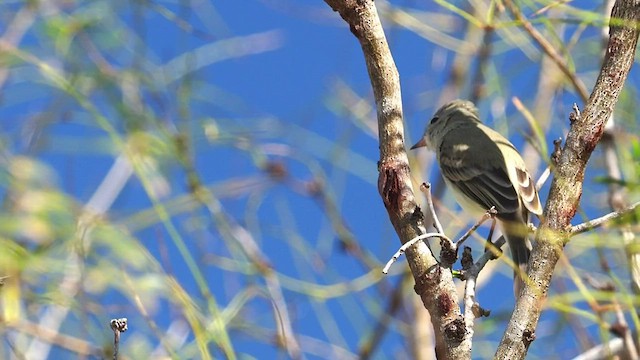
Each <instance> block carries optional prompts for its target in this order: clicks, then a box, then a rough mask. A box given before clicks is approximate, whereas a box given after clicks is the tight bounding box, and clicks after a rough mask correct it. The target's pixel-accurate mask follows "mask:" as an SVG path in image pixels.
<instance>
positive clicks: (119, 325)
mask: <svg viewBox="0 0 640 360" xmlns="http://www.w3.org/2000/svg"><path fill="white" fill-rule="evenodd" d="M109 325H110V326H111V330H113V360H118V350H119V349H120V334H122V333H123V332H125V331H127V329H129V327H128V325H127V318H120V319H111V321H110V322H109Z"/></svg>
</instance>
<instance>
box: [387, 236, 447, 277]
mask: <svg viewBox="0 0 640 360" xmlns="http://www.w3.org/2000/svg"><path fill="white" fill-rule="evenodd" d="M432 237H434V238H440V239H442V240H444V241H446V242H448V243H450V244H452V246H453V248H454V249H455V244H453V241H451V239H449V238H448V237H447V236H446V235H445V234H441V233H426V234H422V235H419V236H416V237H414V238H413V239H411V240H409V241H407V242H406V243H404V244H402V246H401V247H400V249H398V251H396V253H395V254H393V257H391V259H389V261H387V264H386V265H385V266H384V268H383V269H382V273H383V274H388V273H389V269H390V268H391V265H393V263H394V262H396V260H398V258H399V257H400V256H402V254H404V252H405V251H407V249H408V248H410V247H411V246H413V245H415V244H416V243H417V242H419V241H420V240H423V239H428V238H432Z"/></svg>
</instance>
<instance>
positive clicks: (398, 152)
mask: <svg viewBox="0 0 640 360" xmlns="http://www.w3.org/2000/svg"><path fill="white" fill-rule="evenodd" d="M325 1H326V3H327V4H329V6H331V8H332V9H333V10H334V11H337V12H338V13H339V14H340V16H341V17H342V18H343V19H344V20H345V21H346V22H347V23H348V24H349V28H350V30H351V32H352V33H353V34H354V35H355V36H356V38H357V39H358V41H359V42H360V45H361V47H362V51H363V53H364V58H365V62H366V64H367V70H368V72H369V78H370V80H371V85H372V87H373V93H374V97H375V102H376V108H377V115H378V131H379V135H380V136H379V140H380V162H379V166H378V170H379V178H378V191H379V192H380V195H381V196H382V200H383V202H384V205H385V207H386V209H387V212H388V213H389V218H390V220H391V223H392V224H393V226H394V228H395V230H396V232H397V233H398V236H399V237H400V241H401V242H402V243H405V242H407V241H409V240H410V239H412V238H415V237H417V236H420V235H422V234H424V233H426V229H425V226H424V215H423V214H422V212H421V211H420V208H419V207H418V205H417V204H416V201H415V196H414V193H413V189H412V184H411V178H410V173H409V162H408V159H407V154H406V152H405V146H404V136H403V133H404V131H403V124H402V121H403V119H402V102H401V93H400V79H399V75H398V71H397V69H396V66H395V63H394V61H393V58H392V56H391V52H390V50H389V46H388V44H387V41H386V38H385V35H384V31H383V29H382V25H381V23H380V19H379V17H378V13H377V10H376V7H375V3H374V1H371V0H369V1H365V0H325ZM407 261H408V262H409V266H410V268H411V271H412V273H413V276H414V279H415V281H416V286H415V290H416V292H417V293H418V294H419V295H420V297H421V298H422V302H423V303H424V305H425V307H426V308H427V310H429V313H430V314H431V319H432V322H433V326H434V330H435V334H436V342H437V345H436V353H437V354H438V355H439V356H440V357H443V358H446V359H465V358H467V359H468V358H470V357H471V340H470V339H468V338H466V337H465V334H466V332H467V330H466V328H465V323H464V320H463V318H462V315H461V313H460V306H459V304H458V300H457V296H456V288H455V285H454V283H453V276H452V274H451V271H450V269H448V268H446V267H444V266H442V265H440V264H439V263H438V262H437V261H436V259H435V258H434V257H433V256H432V254H431V251H430V250H429V249H428V247H427V245H426V244H425V243H424V242H418V243H417V244H416V245H415V246H413V247H411V248H410V249H408V251H407Z"/></svg>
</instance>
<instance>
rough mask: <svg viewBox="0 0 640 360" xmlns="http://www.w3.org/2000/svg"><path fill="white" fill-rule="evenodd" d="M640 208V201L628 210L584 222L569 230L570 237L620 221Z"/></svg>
mask: <svg viewBox="0 0 640 360" xmlns="http://www.w3.org/2000/svg"><path fill="white" fill-rule="evenodd" d="M638 206H640V201H639V202H636V203H634V204H633V205H631V206H629V207H627V208H626V209H622V210H620V211H613V212H610V213H609V214H607V215H604V216H601V217H599V218H597V219H593V220H589V221H587V222H584V223H582V224H578V225H574V226H572V227H571V229H570V230H569V234H570V236H575V235H578V234H582V233H583V232H586V231H589V230H592V229H595V228H599V227H601V226H603V225H605V224H607V223H609V222H611V221H613V220H616V219H619V218H621V217H623V216H625V215H627V214H630V213H632V212H634V211H636V209H637V208H638Z"/></svg>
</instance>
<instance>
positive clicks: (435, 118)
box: [431, 116, 440, 125]
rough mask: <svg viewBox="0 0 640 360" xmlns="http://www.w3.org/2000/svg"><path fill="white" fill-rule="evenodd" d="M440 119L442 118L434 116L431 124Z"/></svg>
mask: <svg viewBox="0 0 640 360" xmlns="http://www.w3.org/2000/svg"><path fill="white" fill-rule="evenodd" d="M438 119H440V118H439V117H437V116H436V117H434V118H433V119H431V125H433V124H435V123H436V121H438Z"/></svg>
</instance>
